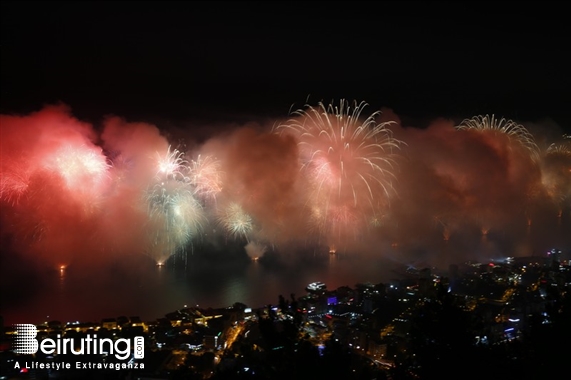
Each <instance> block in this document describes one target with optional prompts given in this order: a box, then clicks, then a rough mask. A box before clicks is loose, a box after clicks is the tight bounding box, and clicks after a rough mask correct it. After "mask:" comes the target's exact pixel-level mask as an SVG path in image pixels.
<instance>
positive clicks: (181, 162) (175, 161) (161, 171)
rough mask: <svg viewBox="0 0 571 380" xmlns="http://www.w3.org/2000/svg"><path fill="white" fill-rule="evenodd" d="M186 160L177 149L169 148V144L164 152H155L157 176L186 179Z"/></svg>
mask: <svg viewBox="0 0 571 380" xmlns="http://www.w3.org/2000/svg"><path fill="white" fill-rule="evenodd" d="M187 164H188V162H187V161H186V160H185V159H184V153H182V152H180V151H178V150H177V149H174V150H171V147H170V145H169V147H168V149H167V151H166V153H165V154H164V155H161V154H160V153H159V152H157V167H158V171H157V176H159V177H162V178H165V179H175V180H182V181H184V180H187V179H188V178H187V176H186V174H187V173H188V170H189V168H188V166H187Z"/></svg>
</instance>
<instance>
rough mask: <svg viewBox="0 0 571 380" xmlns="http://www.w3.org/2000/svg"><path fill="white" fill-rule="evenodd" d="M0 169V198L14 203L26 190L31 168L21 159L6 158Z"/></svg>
mask: <svg viewBox="0 0 571 380" xmlns="http://www.w3.org/2000/svg"><path fill="white" fill-rule="evenodd" d="M1 170H2V171H1V172H0V199H2V200H5V201H8V202H9V203H10V204H12V205H16V204H17V203H18V202H19V201H20V198H21V197H22V196H23V195H24V194H25V193H26V191H27V190H28V186H29V183H30V175H31V170H30V168H29V167H28V166H27V165H23V164H22V161H21V160H20V161H15V160H6V161H4V162H3V165H2V169H1Z"/></svg>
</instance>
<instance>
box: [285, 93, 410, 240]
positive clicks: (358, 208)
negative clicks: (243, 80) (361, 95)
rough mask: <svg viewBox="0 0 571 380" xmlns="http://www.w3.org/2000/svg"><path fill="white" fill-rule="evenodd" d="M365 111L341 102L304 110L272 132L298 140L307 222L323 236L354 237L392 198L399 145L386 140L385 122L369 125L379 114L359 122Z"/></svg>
mask: <svg viewBox="0 0 571 380" xmlns="http://www.w3.org/2000/svg"><path fill="white" fill-rule="evenodd" d="M366 106H367V104H366V103H364V102H362V103H357V102H353V103H349V102H347V101H345V100H341V101H340V102H339V104H338V105H334V104H329V105H325V104H323V103H319V105H318V107H312V106H306V109H303V110H298V111H296V112H294V114H293V116H294V118H292V119H290V120H289V121H288V122H287V123H285V124H281V125H279V126H278V127H277V128H276V132H277V133H280V134H291V135H293V136H294V137H295V138H296V140H297V141H298V147H299V151H300V158H301V172H302V174H303V175H304V177H305V180H306V181H307V182H308V188H307V192H308V194H307V206H308V208H309V214H310V219H311V220H312V222H313V225H314V226H316V227H317V229H319V230H320V231H321V232H322V233H324V234H326V235H333V236H335V235H337V237H338V238H339V237H340V236H341V235H346V234H347V232H349V234H352V235H353V236H355V235H357V234H358V233H357V231H360V230H361V228H362V227H363V226H364V225H365V224H367V221H368V220H370V219H371V218H374V217H375V216H376V215H382V213H383V209H384V208H386V207H387V205H388V204H389V200H390V198H391V197H393V196H395V194H396V191H395V189H394V187H393V183H394V181H395V179H396V174H395V172H396V171H397V169H398V165H397V158H398V156H397V151H398V150H399V149H400V147H401V145H402V142H401V141H399V140H397V139H395V138H394V137H393V136H392V132H391V130H390V129H388V127H389V125H391V123H390V122H387V123H380V124H378V123H377V122H376V121H375V119H376V117H377V116H378V115H379V114H380V112H375V113H373V114H372V115H370V116H368V117H366V118H363V117H362V112H363V110H364V108H365V107H366Z"/></svg>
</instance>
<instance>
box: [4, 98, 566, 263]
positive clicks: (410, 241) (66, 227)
mask: <svg viewBox="0 0 571 380" xmlns="http://www.w3.org/2000/svg"><path fill="white" fill-rule="evenodd" d="M343 107H347V108H346V110H347V109H348V110H349V112H345V111H344V110H343ZM343 107H340V108H341V111H339V108H335V107H326V106H324V107H322V108H315V109H313V108H310V109H309V110H305V111H303V112H299V113H295V114H293V115H291V118H290V119H289V120H287V121H285V122H279V123H275V122H274V124H272V125H270V124H269V123H268V122H263V123H258V122H257V121H255V120H253V121H252V122H250V123H246V124H245V125H241V126H236V125H234V126H232V127H229V126H219V128H218V130H220V131H224V132H223V133H222V132H221V133H219V134H214V135H212V136H211V138H209V139H207V140H206V141H200V142H197V141H193V136H192V134H191V133H190V132H189V134H188V136H184V137H185V144H186V145H180V144H178V145H174V144H175V143H176V142H174V141H169V139H168V137H167V136H168V134H167V132H168V131H164V130H161V129H160V128H159V127H158V126H155V125H151V124H147V123H144V122H128V121H126V120H124V119H122V118H120V117H117V116H112V117H107V118H105V119H104V120H103V122H102V125H101V126H97V127H98V128H95V127H94V126H93V125H90V124H89V123H85V122H83V121H81V120H78V119H76V118H75V117H74V116H73V114H72V110H71V109H69V107H67V106H65V105H55V106H46V107H45V108H43V109H41V110H39V111H37V112H34V113H31V114H29V115H0V128H1V135H2V139H1V143H0V144H1V146H0V147H1V155H2V161H1V162H2V163H1V176H2V178H1V179H2V184H1V202H2V209H3V212H2V227H1V228H2V231H1V232H2V239H3V242H6V244H3V246H4V248H3V255H9V254H10V252H15V251H17V252H21V253H23V254H24V255H25V256H29V257H30V258H33V259H34V260H36V261H39V262H41V263H43V264H46V263H47V264H48V265H53V266H56V267H58V266H66V265H70V264H72V263H89V265H93V264H97V263H106V262H109V261H112V260H115V259H117V257H121V255H140V256H141V258H144V257H145V256H146V257H149V258H151V259H153V260H155V261H156V262H157V263H164V262H165V261H166V260H168V259H169V257H171V256H172V255H174V254H176V253H179V252H183V251H185V250H188V249H189V247H192V246H196V245H200V244H216V245H220V242H221V241H226V242H227V241H230V240H232V241H237V242H240V244H243V246H244V247H245V249H244V251H245V252H246V253H247V254H248V255H249V256H251V257H256V258H257V257H261V256H263V255H264V254H267V253H268V252H270V251H271V250H273V249H278V250H279V249H280V248H281V247H287V246H296V247H303V246H312V247H315V246H321V247H323V249H326V250H331V251H336V250H337V251H338V250H340V249H342V250H344V251H346V252H354V253H355V254H380V255H382V254H384V253H383V250H384V249H385V248H382V247H388V248H387V249H393V250H394V249H397V250H401V251H400V252H402V254H405V253H404V252H405V251H407V250H408V251H415V250H417V249H418V247H421V246H425V245H426V246H427V245H429V244H434V243H435V242H449V243H444V244H451V245H452V244H455V243H454V242H455V241H456V242H457V243H459V242H462V244H460V243H459V245H457V246H456V247H457V249H453V251H456V252H458V253H457V254H458V255H460V251H461V250H468V249H469V247H468V246H467V245H468V244H469V242H471V241H475V240H477V239H483V238H488V239H490V241H491V244H498V249H501V247H500V245H501V244H504V243H505V242H508V241H510V239H511V238H512V237H513V238H514V239H513V241H516V240H517V241H521V240H522V239H521V236H526V234H529V233H530V232H529V231H530V228H536V227H535V226H539V227H537V228H538V229H540V230H541V229H542V228H543V230H542V231H543V232H545V231H546V230H549V229H550V228H551V227H550V226H557V225H560V223H561V219H562V218H568V217H569V211H570V202H571V150H570V147H569V141H568V140H563V138H562V137H561V134H559V130H558V127H557V126H554V125H552V123H550V122H547V123H546V124H547V125H546V127H545V128H543V129H540V128H539V124H540V123H538V122H534V123H533V124H529V125H530V126H531V127H530V128H529V129H526V128H525V127H524V126H523V125H522V124H518V125H517V126H515V127H513V128H512V129H504V130H502V129H493V128H483V124H485V122H489V121H490V120H489V119H486V120H484V119H478V121H479V122H483V124H482V123H481V124H480V125H479V127H478V124H477V123H476V122H473V123H472V124H470V123H468V125H471V126H473V128H463V129H462V128H457V124H458V121H452V120H446V119H437V120H434V121H433V122H432V124H430V125H429V126H428V127H426V128H418V127H415V126H405V125H402V122H401V118H400V117H399V116H398V115H396V114H395V113H394V112H393V111H392V110H389V109H385V110H382V112H378V113H373V114H372V115H371V116H370V117H369V118H367V115H365V111H366V110H365V107H364V106H363V107H361V106H360V105H357V104H354V105H353V104H350V103H346V104H344V106H343ZM354 111H358V112H357V113H353V112H354ZM347 120H349V121H347ZM483 120H484V121H483ZM347 122H348V123H349V124H347ZM491 124H493V123H491ZM523 124H525V122H523ZM549 124H551V125H549ZM276 125H279V126H278V127H277V128H276ZM474 126H475V127H474ZM492 126H493V125H492ZM99 130H100V131H101V132H98V131H99ZM213 130H214V128H213ZM529 131H533V133H534V135H531V133H528V132H529ZM539 131H541V134H540V133H539ZM182 133H183V130H181V129H180V128H179V129H177V134H178V135H181V134H182ZM530 136H531V138H533V139H532V140H530ZM535 142H537V143H535ZM186 146H190V147H192V148H190V149H187V148H185V147H186ZM530 147H531V148H530ZM535 148H537V149H535ZM534 149H535V150H534ZM494 234H495V235H494ZM494 236H495V238H496V240H493V239H494ZM516 237H517V238H516ZM391 247H392V248H391ZM517 249H518V250H520V253H521V254H529V253H530V252H529V249H521V247H517ZM300 254H302V253H300ZM391 255H395V253H394V252H392V253H391ZM427 255H428V256H429V254H427ZM427 258H429V257H427Z"/></svg>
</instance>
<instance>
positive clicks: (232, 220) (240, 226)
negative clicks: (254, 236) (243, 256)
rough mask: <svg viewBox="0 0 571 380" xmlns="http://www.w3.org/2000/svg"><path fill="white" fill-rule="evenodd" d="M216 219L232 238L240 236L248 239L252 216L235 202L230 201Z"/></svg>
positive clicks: (252, 225)
mask: <svg viewBox="0 0 571 380" xmlns="http://www.w3.org/2000/svg"><path fill="white" fill-rule="evenodd" d="M218 220H219V222H220V224H222V226H223V227H224V229H225V230H226V231H227V232H228V233H229V234H230V235H231V236H233V237H234V238H238V237H242V238H245V239H246V240H248V234H250V232H252V230H253V227H254V224H253V221H252V217H251V216H250V215H249V214H248V213H246V212H245V211H244V209H243V208H242V206H241V205H240V204H238V203H235V202H232V203H230V204H229V205H228V206H227V207H226V208H225V209H223V210H222V212H221V214H220V216H219V219H218Z"/></svg>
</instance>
